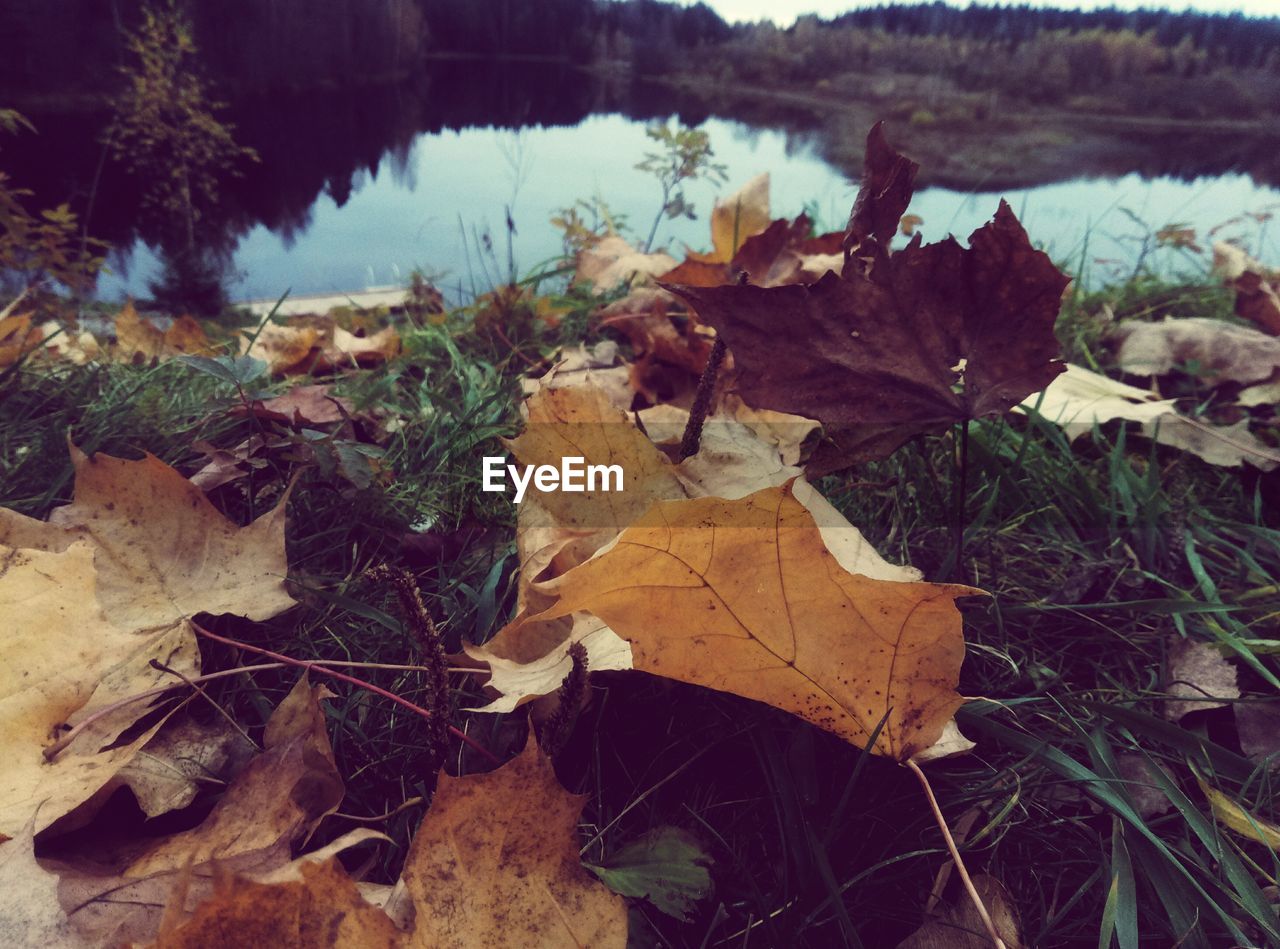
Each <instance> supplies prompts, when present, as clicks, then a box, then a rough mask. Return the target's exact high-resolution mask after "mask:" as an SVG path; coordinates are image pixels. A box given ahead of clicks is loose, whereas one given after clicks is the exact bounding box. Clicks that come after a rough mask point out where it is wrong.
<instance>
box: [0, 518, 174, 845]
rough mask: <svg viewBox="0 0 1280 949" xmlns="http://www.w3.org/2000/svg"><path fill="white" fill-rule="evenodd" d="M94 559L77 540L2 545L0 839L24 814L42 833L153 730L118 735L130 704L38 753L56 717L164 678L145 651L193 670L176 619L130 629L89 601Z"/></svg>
mask: <svg viewBox="0 0 1280 949" xmlns="http://www.w3.org/2000/svg"><path fill="white" fill-rule="evenodd" d="M37 523H38V522H37ZM94 560H95V552H94V549H93V547H92V546H91V545H89V544H87V543H76V544H72V545H71V546H69V547H68V548H67V549H66V550H62V551H43V550H33V549H26V548H11V547H8V546H5V545H3V544H0V617H4V620H3V623H2V624H0V648H2V649H3V654H4V662H3V663H0V754H3V756H4V759H5V766H4V768H3V769H0V838H3V837H4V836H13V835H15V834H17V833H18V832H19V831H20V830H21V828H22V827H23V826H24V825H25V824H27V823H28V822H29V821H31V820H33V819H35V820H36V830H37V831H39V830H43V829H44V828H45V827H47V826H49V825H50V824H52V823H53V822H54V821H56V820H58V819H59V818H60V817H62V816H63V815H64V814H67V813H68V812H70V811H71V810H72V809H74V808H75V807H77V806H78V805H80V804H82V803H83V802H85V801H87V800H89V799H90V798H91V797H92V796H93V795H94V794H95V792H97V791H98V790H99V789H100V788H102V787H103V786H105V785H106V784H107V783H108V782H110V780H111V779H112V777H113V776H115V774H116V773H117V772H118V771H119V770H120V769H121V768H123V767H124V766H125V765H126V764H128V762H129V761H130V759H131V758H132V757H133V756H134V755H135V754H136V753H137V751H138V749H139V748H140V747H141V745H142V744H143V743H144V742H145V741H146V740H147V739H148V738H150V737H151V735H152V734H154V732H155V730H156V728H157V727H159V726H158V723H157V724H156V725H153V726H152V727H151V728H149V729H147V730H145V732H144V733H143V734H140V735H133V736H131V738H130V740H129V741H124V742H118V741H117V739H118V738H119V736H120V735H121V734H122V733H123V732H124V731H125V730H126V729H128V728H129V727H130V726H131V725H132V724H133V723H134V721H135V720H136V719H137V718H138V717H139V716H141V715H143V714H144V713H146V711H147V709H148V703H146V702H138V703H134V704H132V705H128V706H125V707H123V708H121V709H118V710H117V711H116V712H114V713H112V714H109V715H106V716H105V717H103V718H101V719H99V720H98V721H97V722H96V724H95V725H94V726H93V727H92V728H90V729H88V730H87V733H85V734H83V735H81V736H80V737H79V738H78V740H77V742H76V743H75V744H74V745H72V746H71V747H70V748H69V749H67V750H66V751H65V752H63V753H62V754H61V755H60V756H58V758H56V759H55V760H54V761H53V762H49V761H46V760H45V756H44V753H43V752H44V750H45V748H46V746H48V745H49V743H50V742H51V741H52V740H53V738H54V737H56V736H57V734H58V733H59V730H60V729H61V728H62V726H63V723H65V722H67V721H68V720H75V719H77V718H83V717H84V716H86V715H88V714H89V713H92V712H96V711H98V710H100V709H104V708H106V707H108V706H111V705H113V704H114V703H115V702H117V701H119V700H120V699H124V698H127V697H129V696H132V695H136V694H138V693H140V692H144V691H146V690H147V689H150V688H153V687H155V686H156V685H158V684H161V683H162V682H169V681H172V677H171V675H169V674H168V673H166V672H163V671H160V670H157V669H154V668H152V667H151V665H150V662H151V660H153V659H154V660H156V661H159V662H162V663H164V664H165V665H166V666H168V667H169V668H171V669H176V670H178V671H180V672H181V673H183V674H191V675H194V674H196V673H197V672H198V666H199V656H198V653H197V650H196V645H195V641H194V637H193V636H192V634H191V631H190V629H189V628H188V627H187V626H186V625H185V624H180V625H177V626H169V625H166V626H162V627H161V628H160V629H159V630H155V629H141V630H139V629H131V628H125V627H122V626H119V625H117V624H114V623H112V622H110V621H109V619H108V617H107V616H106V615H105V614H104V612H103V609H102V607H101V605H100V604H99V602H98V597H97V583H96V580H97V576H98V574H97V571H96V570H95V568H94ZM99 749H103V750H101V751H100V750H99ZM3 846H4V845H3V844H0V847H3Z"/></svg>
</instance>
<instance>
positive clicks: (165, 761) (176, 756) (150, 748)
mask: <svg viewBox="0 0 1280 949" xmlns="http://www.w3.org/2000/svg"><path fill="white" fill-rule="evenodd" d="M253 750H254V748H253V746H252V745H251V744H250V743H249V741H248V739H247V738H245V737H244V735H242V734H241V733H240V732H238V731H236V730H235V729H234V728H232V727H231V725H230V723H229V722H228V721H227V720H226V719H224V718H218V719H217V720H216V721H214V722H213V723H211V724H208V725H205V724H202V723H200V722H197V721H195V720H194V719H184V720H183V721H181V722H179V723H177V724H176V725H170V727H169V728H166V729H165V730H164V731H162V732H161V733H160V734H158V735H157V736H156V737H155V738H153V739H152V740H151V741H149V742H147V744H146V747H145V748H143V749H141V750H140V751H139V752H138V754H137V756H136V757H135V758H134V759H133V760H132V761H131V762H129V764H128V765H126V766H125V767H124V768H123V769H122V770H121V771H120V772H119V774H117V775H116V778H115V783H116V784H120V785H128V787H129V789H130V790H131V791H132V792H133V796H134V798H135V799H136V800H137V802H138V807H140V808H141V809H142V812H143V813H144V814H146V815H147V816H148V817H156V816H158V815H160V814H164V813H167V812H168V811H173V810H177V809H178V808H181V807H186V806H187V805H188V804H190V803H191V802H192V801H194V800H195V797H196V794H197V793H198V792H199V790H200V788H202V787H207V786H209V785H211V784H215V785H216V784H218V783H220V782H219V777H220V775H221V773H222V772H223V770H224V769H225V768H227V766H228V764H229V763H230V762H233V761H237V760H243V759H244V758H246V757H248V756H249V755H251V754H252V753H253Z"/></svg>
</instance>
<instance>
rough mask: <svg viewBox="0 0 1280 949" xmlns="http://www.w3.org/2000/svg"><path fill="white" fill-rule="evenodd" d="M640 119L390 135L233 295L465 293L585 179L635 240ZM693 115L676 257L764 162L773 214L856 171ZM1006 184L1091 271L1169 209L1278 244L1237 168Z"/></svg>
mask: <svg viewBox="0 0 1280 949" xmlns="http://www.w3.org/2000/svg"><path fill="white" fill-rule="evenodd" d="M645 125H646V123H645V122H642V121H636V120H632V119H628V118H625V117H623V116H620V115H593V116H589V117H587V118H586V119H584V120H583V121H581V123H580V124H578V125H577V126H572V127H536V126H530V127H526V128H523V129H519V130H514V131H513V130H511V129H496V128H469V129H464V130H462V131H451V130H447V129H446V130H442V131H438V132H427V133H422V134H418V135H416V136H415V137H413V138H412V140H411V143H410V145H409V147H408V148H407V149H404V148H401V149H399V150H396V151H388V152H387V153H386V154H384V155H383V157H382V158H381V160H380V162H378V163H377V164H376V166H374V165H371V167H373V170H371V171H370V170H363V171H359V172H357V174H356V175H355V177H354V179H353V181H352V186H351V188H350V193H349V194H346V193H345V192H346V191H347V189H346V188H345V187H344V188H342V189H340V194H341V197H342V198H344V199H345V200H343V201H342V202H341V203H339V201H338V200H336V199H335V198H334V197H333V196H331V195H330V194H327V193H322V194H321V195H320V196H319V197H318V198H317V200H316V201H315V203H314V204H313V205H312V206H311V208H310V211H309V212H308V213H307V215H306V218H305V219H304V220H303V221H301V222H294V225H293V226H290V227H289V228H288V229H287V233H281V230H284V229H280V230H277V231H272V230H270V229H268V228H267V227H266V226H264V225H262V224H257V225H254V226H253V227H252V228H251V229H249V230H248V232H247V233H246V234H244V235H243V236H242V237H241V238H240V239H239V243H238V246H237V249H236V251H235V254H234V265H235V270H236V276H235V277H234V278H233V280H232V284H231V287H230V290H231V295H232V297H233V298H235V299H260V298H274V297H278V296H279V295H280V294H282V293H284V292H285V291H286V290H291V291H292V292H294V293H316V292H328V291H336V292H343V291H347V292H350V291H355V290H361V289H365V288H367V287H372V286H381V285H387V284H397V283H401V282H403V281H404V280H406V279H407V277H408V275H409V273H410V272H411V271H412V270H414V269H415V268H419V269H421V270H423V271H424V272H426V273H427V274H429V275H432V276H434V277H435V278H436V279H437V282H438V283H439V284H440V285H441V286H442V287H443V288H445V289H446V292H447V293H448V294H449V296H450V297H452V298H453V299H455V300H460V299H465V298H466V297H467V296H468V295H469V294H470V293H472V292H474V291H483V290H485V289H487V288H488V287H490V286H492V285H493V284H494V283H495V282H500V281H501V280H503V279H505V277H506V271H507V260H508V255H507V244H506V241H507V235H506V223H505V222H506V208H507V207H510V209H511V215H512V219H513V220H514V222H515V227H516V233H515V235H514V236H513V238H512V241H513V246H512V252H513V254H514V259H515V265H516V269H517V271H518V272H519V273H521V274H525V273H528V272H530V271H531V270H532V269H533V268H535V267H537V266H538V265H539V264H542V263H544V262H546V261H548V260H550V259H551V258H553V257H554V256H555V255H556V254H557V253H558V252H559V251H560V247H561V244H560V235H559V232H558V231H557V230H556V229H554V228H553V227H552V226H551V225H550V223H549V220H550V218H551V216H552V215H553V214H554V213H556V211H557V210H558V209H560V208H564V207H566V206H568V205H571V204H573V203H574V202H575V201H576V200H577V199H579V198H588V197H591V196H593V195H598V196H600V197H602V198H603V199H604V200H605V201H606V202H607V203H608V205H609V207H610V208H611V209H612V210H613V211H614V213H615V214H617V215H620V216H621V217H622V218H624V219H625V222H626V224H627V225H628V226H629V227H630V231H631V235H632V236H633V239H635V240H642V239H643V237H644V235H646V234H647V233H648V229H649V225H650V223H651V221H652V219H653V215H654V214H655V212H656V209H657V206H658V203H659V198H660V192H659V189H658V185H657V183H656V181H655V180H654V179H653V178H652V177H650V176H648V175H646V174H644V173H642V172H639V171H637V170H636V169H635V167H634V166H635V164H636V163H637V162H638V161H639V160H640V159H641V158H642V156H643V154H644V153H645V152H646V151H647V150H649V148H650V145H651V143H650V142H649V140H648V139H647V138H646V137H645V134H644V128H645ZM702 127H703V128H705V129H706V130H707V132H708V133H709V134H710V136H711V143H712V147H713V148H714V150H715V157H716V160H717V161H720V162H722V163H724V164H725V165H726V166H727V168H728V175H729V181H728V184H727V185H726V186H724V188H723V189H718V188H716V187H713V186H712V185H710V184H707V183H704V182H695V183H693V184H692V185H690V186H688V187H687V189H686V194H687V197H688V198H689V199H690V200H691V201H692V202H693V204H694V205H695V207H696V208H697V209H698V211H699V212H700V213H699V219H698V220H696V221H687V220H679V221H664V222H663V224H662V225H661V227H660V229H659V232H658V237H657V240H656V244H658V245H662V244H666V245H667V246H668V247H669V249H671V250H672V251H673V252H674V253H675V255H676V256H677V257H679V256H680V255H681V253H682V251H683V249H684V246H685V245H686V244H687V245H689V246H691V247H693V248H695V249H705V248H706V247H707V245H708V243H709V240H708V231H707V223H706V215H707V212H709V211H710V209H711V206H712V204H713V201H714V199H715V196H716V194H717V192H718V191H721V190H723V191H726V192H727V191H729V190H732V189H735V188H737V187H738V186H739V185H741V184H742V183H744V182H745V181H747V180H748V179H749V178H751V177H752V176H753V175H755V174H757V173H758V172H761V171H768V172H770V174H771V177H772V204H773V213H774V216H775V217H777V216H783V215H786V216H794V215H795V214H798V213H799V212H800V211H801V210H803V209H804V207H805V206H806V204H808V205H809V206H810V208H811V209H814V210H816V212H817V217H818V224H819V226H820V227H821V228H823V229H833V230H834V229H839V228H841V227H842V226H843V223H844V221H845V219H846V217H847V215H848V211H849V207H850V204H851V202H852V200H853V196H854V194H855V192H856V183H851V182H850V181H849V180H847V179H846V178H845V177H844V175H843V174H841V173H840V172H838V171H837V170H835V169H833V168H831V167H830V166H828V165H827V164H825V163H824V162H823V161H822V160H821V159H819V158H817V157H816V156H815V155H814V154H813V152H812V150H811V149H810V148H809V146H808V144H807V143H806V141H805V139H804V138H803V137H802V136H799V135H788V134H787V133H784V132H781V131H774V130H769V129H759V128H752V127H749V126H747V125H743V124H740V123H736V122H731V121H726V120H722V119H708V120H707V121H706V122H705V123H703V125H702ZM1000 196H1001V194H978V193H969V194H963V193H958V192H954V191H947V190H944V189H938V188H931V189H927V190H924V191H922V192H920V193H919V194H917V196H916V198H915V201H914V202H913V204H912V206H911V211H912V212H913V213H916V214H919V215H920V216H921V217H922V218H924V225H923V227H922V231H923V233H924V236H925V239H926V240H936V239H938V238H940V237H942V236H944V235H945V234H947V233H954V234H956V235H957V236H959V237H961V238H963V237H966V236H967V235H968V234H969V233H970V232H971V231H972V230H973V229H975V228H976V227H979V226H980V225H981V224H982V223H983V222H984V221H986V220H988V219H989V218H990V217H991V215H992V214H993V213H994V211H995V209H996V205H997V202H998V199H999V197H1000ZM1003 196H1004V197H1005V198H1006V199H1007V200H1008V201H1009V202H1010V204H1011V205H1012V207H1013V209H1014V210H1015V211H1016V212H1017V213H1018V215H1019V217H1020V218H1021V219H1022V221H1023V223H1024V224H1025V225H1026V227H1027V229H1028V231H1029V233H1030V234H1031V237H1032V239H1033V240H1034V241H1036V242H1037V243H1039V244H1041V245H1042V246H1044V247H1045V249H1047V250H1048V251H1049V252H1050V253H1052V254H1053V255H1054V256H1055V258H1057V259H1058V260H1060V261H1063V262H1067V263H1068V264H1069V266H1070V269H1071V270H1072V272H1073V273H1079V272H1081V265H1082V262H1083V264H1084V268H1085V272H1086V274H1087V275H1088V276H1089V279H1090V280H1091V281H1097V280H1100V279H1105V277H1106V276H1107V275H1108V274H1116V275H1119V274H1123V273H1124V272H1126V271H1127V270H1128V269H1130V268H1132V266H1133V264H1134V262H1135V260H1136V259H1137V256H1138V253H1139V248H1140V237H1141V236H1142V235H1143V234H1146V233H1149V232H1150V231H1153V230H1155V229H1156V228H1159V227H1163V226H1165V225H1169V224H1185V225H1190V226H1192V227H1194V228H1196V230H1197V232H1198V233H1199V234H1200V235H1201V236H1202V237H1204V236H1205V235H1206V234H1207V232H1208V231H1209V230H1210V229H1212V228H1214V227H1217V226H1219V225H1223V224H1224V223H1226V227H1224V228H1223V229H1222V230H1221V231H1220V232H1219V233H1218V234H1217V235H1216V236H1217V237H1228V236H1231V237H1237V238H1239V239H1241V240H1242V241H1244V243H1245V245H1246V246H1248V247H1249V248H1250V249H1251V250H1252V251H1253V252H1254V253H1255V254H1257V255H1258V256H1261V257H1262V258H1263V259H1264V260H1270V261H1272V262H1276V261H1277V260H1280V246H1278V238H1277V235H1276V230H1275V229H1270V230H1269V229H1268V228H1267V227H1266V226H1265V224H1261V223H1259V222H1257V221H1255V220H1252V219H1245V220H1239V221H1235V222H1234V223H1230V222H1232V219H1234V218H1238V217H1240V216H1241V215H1244V214H1245V213H1246V212H1255V213H1257V212H1263V211H1265V210H1267V209H1273V210H1275V209H1280V191H1277V190H1275V189H1271V188H1264V187H1258V186H1256V185H1255V184H1254V183H1253V181H1252V180H1251V179H1250V178H1249V177H1247V176H1245V175H1235V174H1230V175H1223V176H1219V177H1216V178H1203V179H1200V180H1198V181H1194V182H1186V181H1178V180H1174V179H1168V178H1161V179H1154V180H1143V179H1141V178H1139V177H1138V176H1137V175H1129V176H1126V177H1124V178H1120V179H1115V180H1104V179H1098V180H1079V181H1072V182H1064V183H1059V184H1053V185H1046V186H1041V187H1037V188H1033V189H1028V190H1021V191H1007V192H1003ZM637 234H638V235H639V236H638V237H636V236H635V235H637ZM486 235H488V238H489V240H488V244H489V247H491V249H486V239H485V237H486ZM1086 241H1087V243H1086ZM1204 247H1205V248H1206V249H1207V248H1208V242H1207V241H1205V242H1204ZM1155 259H1156V262H1157V263H1158V264H1159V265H1161V266H1165V267H1177V266H1179V265H1186V266H1193V265H1194V262H1192V261H1190V260H1188V259H1187V258H1186V257H1185V256H1178V255H1176V254H1174V253H1173V252H1170V251H1166V252H1164V253H1163V254H1160V255H1157V256H1156V258H1155ZM111 266H112V269H113V270H114V271H115V272H114V273H113V274H111V275H109V276H107V277H106V278H104V280H103V281H102V283H101V293H102V296H104V297H105V298H107V299H119V298H121V297H123V296H125V295H128V294H134V295H145V294H146V286H147V282H148V280H151V279H154V278H155V277H156V276H157V274H158V271H159V263H158V261H157V259H156V257H155V255H154V254H153V253H152V252H151V251H150V250H149V249H148V248H147V246H146V245H145V244H143V243H142V241H141V240H139V241H137V242H136V243H135V244H134V245H133V246H132V247H131V248H130V249H129V251H128V253H126V254H116V255H115V257H114V258H113V259H112V261H111Z"/></svg>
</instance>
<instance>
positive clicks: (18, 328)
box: [0, 313, 44, 369]
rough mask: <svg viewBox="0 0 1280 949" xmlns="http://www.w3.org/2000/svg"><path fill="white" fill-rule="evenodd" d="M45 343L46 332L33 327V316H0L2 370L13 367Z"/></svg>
mask: <svg viewBox="0 0 1280 949" xmlns="http://www.w3.org/2000/svg"><path fill="white" fill-rule="evenodd" d="M42 342H44V331H43V330H41V329H40V328H39V327H33V326H32V325H31V314H30V313H23V314H19V315H18V316H4V315H2V314H0V369H4V368H5V367H6V366H12V365H13V364H14V363H15V362H17V361H18V360H19V359H21V358H22V357H23V356H25V355H26V354H27V353H30V352H32V351H33V350H35V349H36V348H38V347H39V346H40V344H41V343H42Z"/></svg>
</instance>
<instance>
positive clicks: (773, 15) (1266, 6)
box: [705, 0, 1280, 26]
mask: <svg viewBox="0 0 1280 949" xmlns="http://www.w3.org/2000/svg"><path fill="white" fill-rule="evenodd" d="M705 2H706V4H707V5H708V6H709V7H712V8H713V9H714V10H715V11H716V12H717V13H719V14H720V15H721V16H722V17H724V18H725V19H726V20H728V21H729V22H731V23H732V22H734V21H736V20H747V21H754V20H761V19H771V20H773V21H774V22H776V23H778V24H779V25H781V26H790V25H791V23H792V22H794V20H795V18H796V17H797V16H799V15H800V14H801V13H817V14H818V15H820V16H824V17H830V16H835V15H837V14H840V13H844V12H846V11H847V10H853V9H857V8H858V7H869V6H876V5H877V2H878V0H781V2H780V0H705ZM952 2H953V3H954V2H955V0H952ZM1018 2H1021V0H1018ZM1029 2H1030V3H1031V4H1032V5H1033V6H1054V7H1063V8H1068V9H1070V8H1075V9H1079V10H1091V9H1093V8H1095V7H1109V6H1115V7H1119V8H1121V9H1133V8H1136V7H1157V8H1158V7H1168V8H1170V9H1173V10H1185V9H1187V8H1190V9H1192V10H1198V11H1201V12H1204V13H1230V12H1233V11H1237V10H1238V11H1241V12H1244V13H1249V14H1253V15H1255V16H1280V0H1172V2H1168V0H1165V2H1161V0H1029ZM957 5H959V6H967V5H968V3H967V2H964V3H959V4H957Z"/></svg>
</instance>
